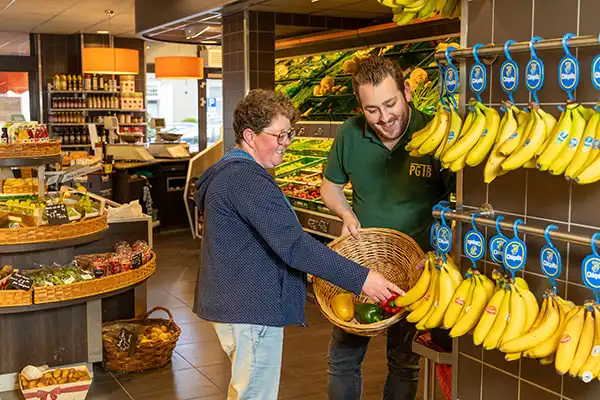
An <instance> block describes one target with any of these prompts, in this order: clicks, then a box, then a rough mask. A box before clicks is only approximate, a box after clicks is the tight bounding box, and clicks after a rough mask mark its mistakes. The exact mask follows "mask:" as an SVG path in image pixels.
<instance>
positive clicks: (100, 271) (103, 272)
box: [92, 257, 110, 278]
mask: <svg viewBox="0 0 600 400" xmlns="http://www.w3.org/2000/svg"><path fill="white" fill-rule="evenodd" d="M92 271H93V273H94V276H95V277H96V278H102V277H104V276H108V275H110V267H109V265H108V260H107V259H106V258H105V257H97V258H96V259H95V260H94V261H93V262H92Z"/></svg>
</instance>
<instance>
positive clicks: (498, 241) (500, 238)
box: [489, 216, 508, 269]
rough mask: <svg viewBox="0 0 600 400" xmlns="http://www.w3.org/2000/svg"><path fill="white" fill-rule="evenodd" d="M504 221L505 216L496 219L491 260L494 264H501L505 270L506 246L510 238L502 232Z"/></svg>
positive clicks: (491, 245) (491, 241)
mask: <svg viewBox="0 0 600 400" xmlns="http://www.w3.org/2000/svg"><path fill="white" fill-rule="evenodd" d="M503 219H504V217H503V216H499V217H498V218H497V219H496V235H495V236H494V237H492V238H491V239H490V250H489V251H490V258H491V259H492V261H493V262H495V263H497V264H500V265H501V266H502V269H504V258H503V255H504V246H505V245H506V242H507V241H508V238H507V237H506V236H504V235H503V234H502V232H501V231H500V221H502V220H503Z"/></svg>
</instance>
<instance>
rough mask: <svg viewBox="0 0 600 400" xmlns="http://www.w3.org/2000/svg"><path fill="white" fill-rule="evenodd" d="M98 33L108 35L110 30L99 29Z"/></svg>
mask: <svg viewBox="0 0 600 400" xmlns="http://www.w3.org/2000/svg"><path fill="white" fill-rule="evenodd" d="M96 33H99V34H101V35H108V34H109V33H110V32H109V31H97V32H96Z"/></svg>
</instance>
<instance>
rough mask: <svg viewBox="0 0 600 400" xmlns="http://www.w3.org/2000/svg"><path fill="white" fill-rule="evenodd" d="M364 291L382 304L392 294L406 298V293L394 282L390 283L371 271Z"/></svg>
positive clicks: (363, 288)
mask: <svg viewBox="0 0 600 400" xmlns="http://www.w3.org/2000/svg"><path fill="white" fill-rule="evenodd" d="M362 291H363V292H364V293H365V294H366V295H367V296H369V297H370V298H371V299H372V300H374V301H376V302H378V303H379V302H382V301H384V300H386V299H387V298H389V297H390V296H391V295H392V292H394V293H398V294H399V295H400V296H404V294H405V293H404V291H403V290H402V289H400V288H399V287H398V286H396V285H394V284H393V283H392V282H390V281H388V280H387V279H385V278H384V276H383V275H381V274H380V273H379V272H377V271H373V270H371V271H369V275H367V279H366V280H365V283H364V285H363V287H362Z"/></svg>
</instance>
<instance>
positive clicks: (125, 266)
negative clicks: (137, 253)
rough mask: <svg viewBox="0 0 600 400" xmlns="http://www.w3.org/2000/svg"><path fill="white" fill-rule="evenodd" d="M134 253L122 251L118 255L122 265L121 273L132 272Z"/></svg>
mask: <svg viewBox="0 0 600 400" xmlns="http://www.w3.org/2000/svg"><path fill="white" fill-rule="evenodd" d="M132 256H133V253H132V252H131V251H121V252H120V253H118V254H117V257H118V258H119V263H120V264H121V272H127V271H131V270H132V269H133V267H132V264H133V261H132Z"/></svg>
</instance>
